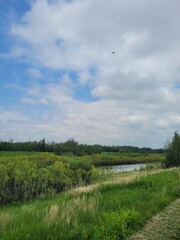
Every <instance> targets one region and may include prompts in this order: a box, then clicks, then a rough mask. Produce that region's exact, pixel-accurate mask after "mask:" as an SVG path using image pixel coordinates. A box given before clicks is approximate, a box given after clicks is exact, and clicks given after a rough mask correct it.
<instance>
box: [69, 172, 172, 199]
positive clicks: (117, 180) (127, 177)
mask: <svg viewBox="0 0 180 240" xmlns="http://www.w3.org/2000/svg"><path fill="white" fill-rule="evenodd" d="M173 169H174V168H172V169H171V170H173ZM169 170H170V169H153V170H143V171H135V172H131V173H130V172H128V173H127V174H126V173H125V174H114V175H113V176H112V177H111V179H109V180H107V181H105V182H103V183H101V184H100V183H97V184H92V185H89V186H85V187H78V188H74V189H71V190H70V191H69V192H68V193H69V194H73V195H78V194H82V193H87V192H92V191H94V190H98V188H99V187H100V186H102V185H112V184H113V185H115V184H128V183H130V182H133V181H134V180H135V179H136V180H138V179H139V178H140V177H142V176H147V175H152V174H157V173H160V172H164V171H169Z"/></svg>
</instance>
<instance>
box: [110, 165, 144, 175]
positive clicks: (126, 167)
mask: <svg viewBox="0 0 180 240" xmlns="http://www.w3.org/2000/svg"><path fill="white" fill-rule="evenodd" d="M145 167H146V164H145V163H137V164H127V165H117V166H111V167H108V169H110V170H111V171H113V172H116V173H118V172H129V171H134V170H139V169H141V168H145Z"/></svg>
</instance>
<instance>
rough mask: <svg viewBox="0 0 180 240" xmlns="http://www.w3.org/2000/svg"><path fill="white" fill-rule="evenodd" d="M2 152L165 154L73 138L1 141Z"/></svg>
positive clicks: (79, 154) (81, 154)
mask: <svg viewBox="0 0 180 240" xmlns="http://www.w3.org/2000/svg"><path fill="white" fill-rule="evenodd" d="M0 151H35V152H53V153H55V154H57V155H64V154H73V155H76V156H83V155H92V154H97V153H102V152H114V153H118V152H119V153H142V154H144V153H164V149H162V148H160V149H152V148H146V147H143V148H139V147H134V146H102V145H99V144H94V145H89V144H79V143H78V142H77V141H75V140H74V139H73V138H71V139H69V140H67V141H66V142H64V143H56V142H46V141H45V139H42V140H40V141H28V142H14V140H13V139H10V140H9V141H0Z"/></svg>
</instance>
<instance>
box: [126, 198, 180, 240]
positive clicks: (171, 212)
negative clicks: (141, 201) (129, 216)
mask: <svg viewBox="0 0 180 240" xmlns="http://www.w3.org/2000/svg"><path fill="white" fill-rule="evenodd" d="M129 240H180V198H178V199H177V200H176V201H175V202H173V203H171V204H170V205H169V206H168V207H166V208H165V209H164V210H163V211H162V212H161V213H159V214H157V215H156V216H154V217H153V218H152V219H151V220H150V221H149V222H148V223H147V224H146V226H145V227H144V228H143V229H142V230H140V231H139V232H138V233H136V234H135V235H133V236H132V237H130V238H129Z"/></svg>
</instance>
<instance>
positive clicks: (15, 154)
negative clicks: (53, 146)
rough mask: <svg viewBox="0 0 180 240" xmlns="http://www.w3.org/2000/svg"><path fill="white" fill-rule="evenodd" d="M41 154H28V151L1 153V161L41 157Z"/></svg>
mask: <svg viewBox="0 0 180 240" xmlns="http://www.w3.org/2000/svg"><path fill="white" fill-rule="evenodd" d="M40 154H41V153H40V152H27V151H0V159H1V158H6V157H28V156H37V155H40Z"/></svg>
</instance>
